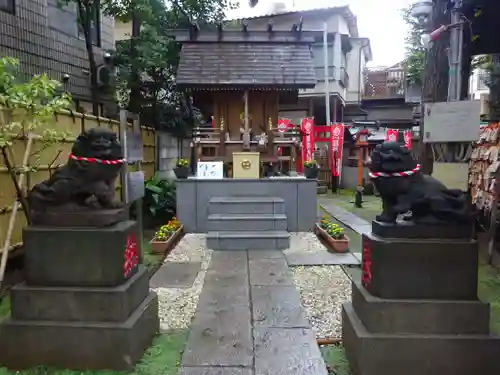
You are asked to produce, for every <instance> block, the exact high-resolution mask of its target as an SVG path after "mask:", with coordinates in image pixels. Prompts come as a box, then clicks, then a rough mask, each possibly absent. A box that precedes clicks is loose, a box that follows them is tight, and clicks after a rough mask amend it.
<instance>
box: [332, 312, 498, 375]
mask: <svg viewBox="0 0 500 375" xmlns="http://www.w3.org/2000/svg"><path fill="white" fill-rule="evenodd" d="M342 341H343V344H344V347H345V350H346V355H347V359H348V360H349V364H350V367H351V373H352V375H381V374H384V375H403V374H404V375H422V374H425V375H471V374H478V375H479V374H481V375H498V374H500V361H499V360H498V353H500V338H499V337H497V336H490V335H477V334H472V335H450V334H388V333H371V332H369V331H368V330H367V329H366V327H365V325H364V324H363V323H362V322H361V320H360V319H359V317H358V315H357V314H356V312H355V311H354V309H353V307H352V305H351V304H350V303H348V304H344V306H343V310H342Z"/></svg>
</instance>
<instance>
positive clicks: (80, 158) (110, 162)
mask: <svg viewBox="0 0 500 375" xmlns="http://www.w3.org/2000/svg"><path fill="white" fill-rule="evenodd" d="M69 158H70V159H72V160H78V161H86V162H88V163H97V164H108V165H117V164H124V163H126V162H127V159H125V158H123V159H117V160H104V159H97V158H86V157H84V156H76V155H73V154H69Z"/></svg>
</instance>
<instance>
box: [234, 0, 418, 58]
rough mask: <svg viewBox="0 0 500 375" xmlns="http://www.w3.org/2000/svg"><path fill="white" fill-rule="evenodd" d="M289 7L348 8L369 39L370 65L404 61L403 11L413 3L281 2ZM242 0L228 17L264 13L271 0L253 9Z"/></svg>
mask: <svg viewBox="0 0 500 375" xmlns="http://www.w3.org/2000/svg"><path fill="white" fill-rule="evenodd" d="M282 2H284V3H286V4H287V7H288V8H290V9H291V8H293V7H294V5H295V8H296V9H304V10H305V9H311V8H323V7H329V6H343V5H349V7H350V8H351V10H352V12H353V13H354V14H355V15H356V16H357V17H358V28H359V35H360V36H361V37H367V38H370V41H371V45H372V51H373V62H371V63H370V65H371V66H377V65H393V64H396V63H398V62H400V61H401V60H402V59H403V58H404V38H405V36H406V30H407V28H406V25H405V23H404V22H403V20H402V18H401V14H400V9H401V8H404V7H406V6H407V5H409V4H411V3H412V2H414V0H295V1H293V0H282ZM247 3H248V2H247V1H246V0H244V1H242V5H241V8H240V9H237V10H234V11H231V12H228V17H231V18H233V17H245V16H255V15H260V14H265V13H267V12H268V10H269V8H270V3H272V0H260V1H259V4H258V5H257V6H256V7H255V8H254V9H249V7H248V5H247Z"/></svg>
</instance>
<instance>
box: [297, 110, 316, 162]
mask: <svg viewBox="0 0 500 375" xmlns="http://www.w3.org/2000/svg"><path fill="white" fill-rule="evenodd" d="M300 130H301V131H302V163H304V162H306V161H310V160H313V159H314V119H313V118H311V117H308V118H305V119H303V120H302V123H301V124H300Z"/></svg>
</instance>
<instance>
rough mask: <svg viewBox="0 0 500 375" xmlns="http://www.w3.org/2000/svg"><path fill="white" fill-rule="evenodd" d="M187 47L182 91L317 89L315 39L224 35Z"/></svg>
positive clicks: (189, 42)
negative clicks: (188, 89) (312, 47)
mask: <svg viewBox="0 0 500 375" xmlns="http://www.w3.org/2000/svg"><path fill="white" fill-rule="evenodd" d="M179 41H181V42H182V50H181V54H180V62H179V68H178V71H177V79H176V82H177V86H178V87H179V88H181V89H182V88H194V89H231V88H237V89H241V88H249V89H270V90H274V89H299V88H312V87H314V86H315V84H316V76H315V72H314V68H313V64H312V60H311V52H310V49H309V46H310V44H311V42H312V41H313V38H312V37H311V38H309V37H306V36H305V35H302V36H297V35H294V34H291V33H289V32H274V33H268V32H266V31H262V32H255V31H252V32H247V33H243V32H241V31H224V34H223V35H222V36H220V34H217V32H209V33H203V32H200V35H199V36H198V37H197V38H196V39H195V40H192V39H190V38H182V37H181V38H179Z"/></svg>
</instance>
